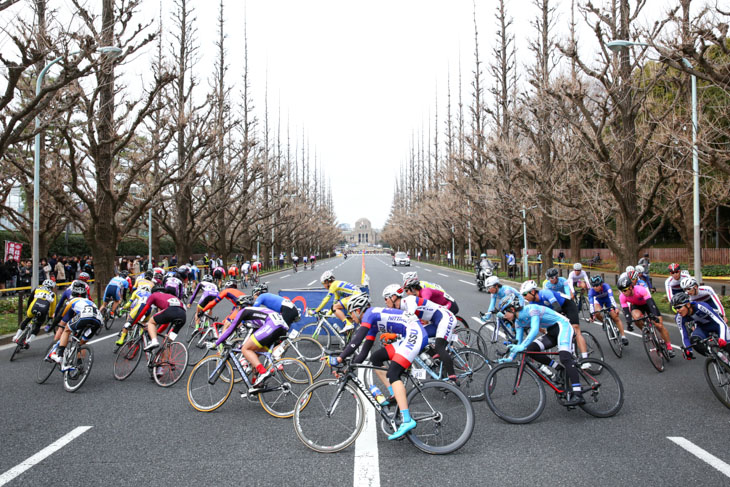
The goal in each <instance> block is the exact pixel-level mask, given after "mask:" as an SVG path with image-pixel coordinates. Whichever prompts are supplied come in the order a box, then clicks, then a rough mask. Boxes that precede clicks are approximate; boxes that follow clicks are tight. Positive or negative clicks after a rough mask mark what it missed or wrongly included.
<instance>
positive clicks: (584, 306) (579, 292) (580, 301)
mask: <svg viewBox="0 0 730 487" xmlns="http://www.w3.org/2000/svg"><path fill="white" fill-rule="evenodd" d="M573 302H574V303H575V305H576V307H577V308H578V316H579V318H580V319H582V320H583V321H585V322H586V323H592V322H593V320H592V319H591V308H590V307H589V306H588V298H586V295H585V291H584V290H583V288H578V289H576V290H575V293H574V294H573Z"/></svg>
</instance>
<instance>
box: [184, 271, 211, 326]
mask: <svg viewBox="0 0 730 487" xmlns="http://www.w3.org/2000/svg"><path fill="white" fill-rule="evenodd" d="M198 292H200V293H201V294H200V300H199V301H198V312H197V313H196V314H195V326H198V325H199V324H200V317H201V316H202V315H203V308H205V307H206V306H207V305H208V303H210V302H211V301H213V300H214V299H215V298H216V297H217V296H218V286H216V285H215V283H214V282H213V276H211V275H210V274H208V275H205V276H203V279H202V280H201V281H200V282H199V283H198V285H197V286H195V291H193V295H192V296H190V301H189V302H188V305H191V304H193V301H194V300H195V297H196V296H197V295H198Z"/></svg>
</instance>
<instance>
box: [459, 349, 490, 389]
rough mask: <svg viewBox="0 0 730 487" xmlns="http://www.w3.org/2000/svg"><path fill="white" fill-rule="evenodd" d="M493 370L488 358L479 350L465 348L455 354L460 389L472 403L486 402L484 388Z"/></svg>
mask: <svg viewBox="0 0 730 487" xmlns="http://www.w3.org/2000/svg"><path fill="white" fill-rule="evenodd" d="M491 370H492V366H491V365H490V364H489V361H488V360H487V357H485V356H484V355H482V354H481V353H480V352H479V350H471V349H468V348H464V349H462V350H459V351H458V352H456V353H455V354H454V371H455V372H456V377H457V378H458V379H459V388H460V389H461V390H462V392H463V393H464V394H466V397H468V398H469V400H470V401H483V400H484V387H485V385H486V383H487V375H489V371H491Z"/></svg>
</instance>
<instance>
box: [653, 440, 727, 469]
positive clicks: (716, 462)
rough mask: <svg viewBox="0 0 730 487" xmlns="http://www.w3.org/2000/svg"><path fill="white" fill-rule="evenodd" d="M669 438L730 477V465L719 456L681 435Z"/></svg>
mask: <svg viewBox="0 0 730 487" xmlns="http://www.w3.org/2000/svg"><path fill="white" fill-rule="evenodd" d="M667 439H668V440H669V441H672V442H674V443H676V444H677V445H679V446H681V447H682V448H684V449H685V450H687V451H688V452H690V453H691V454H692V455H694V456H696V457H697V458H699V459H700V460H702V461H704V462H705V463H708V464H709V465H710V466H711V467H713V468H715V469H717V470H719V471H720V472H722V473H723V474H725V475H726V476H728V477H730V465H728V464H727V463H725V462H723V461H722V460H720V459H719V458H717V457H716V456H715V455H713V454H711V453H710V452H708V451H706V450H703V449H702V448H700V447H699V446H697V445H695V444H694V443H692V442H691V441H689V440H688V439H686V438H683V437H681V436H667Z"/></svg>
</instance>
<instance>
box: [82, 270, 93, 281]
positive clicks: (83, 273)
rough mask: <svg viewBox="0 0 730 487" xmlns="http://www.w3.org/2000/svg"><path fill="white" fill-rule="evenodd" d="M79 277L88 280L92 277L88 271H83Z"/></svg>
mask: <svg viewBox="0 0 730 487" xmlns="http://www.w3.org/2000/svg"><path fill="white" fill-rule="evenodd" d="M79 279H81V280H82V281H84V282H86V281H88V280H89V279H91V276H89V275H88V274H87V273H86V272H82V273H81V274H79Z"/></svg>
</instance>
